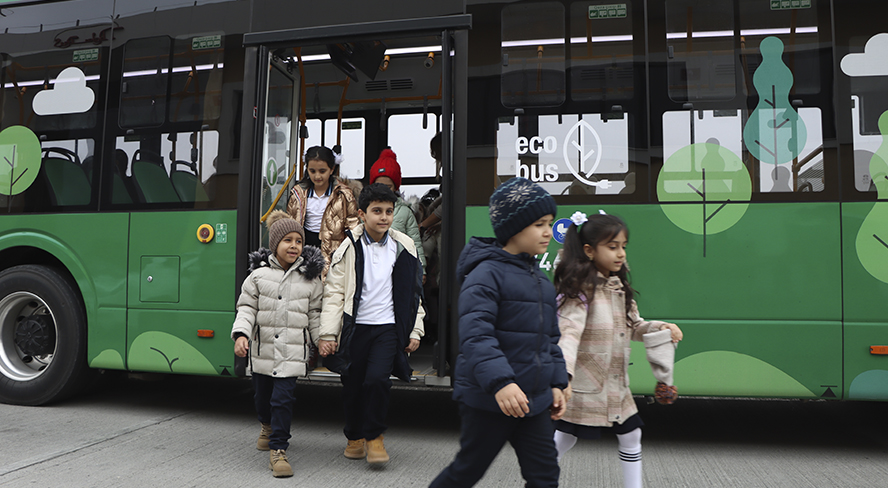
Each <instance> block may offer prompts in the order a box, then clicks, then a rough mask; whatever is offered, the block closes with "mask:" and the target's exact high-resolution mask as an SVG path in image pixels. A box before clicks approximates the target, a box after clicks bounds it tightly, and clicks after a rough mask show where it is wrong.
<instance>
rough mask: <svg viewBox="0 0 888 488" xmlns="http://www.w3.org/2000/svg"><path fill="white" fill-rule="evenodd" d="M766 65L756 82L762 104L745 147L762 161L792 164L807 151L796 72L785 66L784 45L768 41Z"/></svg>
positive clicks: (763, 50)
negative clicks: (795, 97) (794, 99)
mask: <svg viewBox="0 0 888 488" xmlns="http://www.w3.org/2000/svg"><path fill="white" fill-rule="evenodd" d="M759 48H760V50H761V53H762V64H761V65H759V67H758V68H757V69H756V70H755V75H754V76H753V78H752V82H753V84H754V85H755V89H756V91H757V92H758V95H759V103H758V106H757V107H756V108H755V110H754V111H753V112H752V113H751V114H749V120H748V121H747V122H746V127H744V129H743V143H744V144H745V145H746V148H747V149H749V152H750V153H751V154H752V155H753V156H755V157H756V159H758V160H759V161H762V162H764V163H769V164H773V165H778V164H783V163H788V162H790V161H792V160H793V159H794V158H796V157H798V155H799V153H801V152H802V149H803V148H804V147H805V141H806V140H807V134H808V133H807V129H806V128H805V123H804V121H802V119H801V117H799V114H798V112H796V111H795V109H794V108H793V107H792V104H791V103H790V100H789V92H790V90H791V89H792V84H793V76H792V71H790V69H789V68H788V67H787V66H786V64H784V63H783V41H781V40H780V39H779V38H777V37H773V36H771V37H766V38H765V39H764V40H762V43H761V45H760V47H759Z"/></svg>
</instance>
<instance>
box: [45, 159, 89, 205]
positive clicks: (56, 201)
mask: <svg viewBox="0 0 888 488" xmlns="http://www.w3.org/2000/svg"><path fill="white" fill-rule="evenodd" d="M47 152H48V151H44V158H43V162H42V164H41V165H40V170H41V171H42V172H43V174H44V175H45V177H46V182H47V183H48V186H49V189H50V192H49V195H50V199H51V200H52V204H53V205H63V206H67V205H88V204H89V200H90V196H91V193H92V185H90V183H89V179H87V177H86V173H85V172H84V171H83V168H81V167H80V165H79V164H77V163H76V162H74V161H71V160H70V159H67V158H59V157H49V156H45V154H47Z"/></svg>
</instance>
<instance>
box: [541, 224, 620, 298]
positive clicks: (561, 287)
mask: <svg viewBox="0 0 888 488" xmlns="http://www.w3.org/2000/svg"><path fill="white" fill-rule="evenodd" d="M620 231H625V232H626V239H628V238H629V228H628V227H626V223H625V222H623V220H622V219H620V218H619V217H615V216H613V215H590V216H589V220H588V221H586V223H584V224H582V225H581V226H580V228H579V231H578V230H577V226H576V225H575V224H571V225H570V227H569V228H568V229H567V234H565V236H564V248H563V249H562V251H561V262H559V263H558V266H557V267H556V268H555V290H557V292H558V294H559V295H560V296H561V304H560V305H563V304H564V302H565V301H566V300H567V299H568V298H579V296H580V295H585V296H586V297H587V298H588V299H589V300H591V299H592V297H593V296H594V294H595V286H596V285H597V284H598V268H596V267H595V263H593V262H592V260H591V259H589V257H588V256H586V253H585V251H583V245H585V244H589V245H590V246H592V247H593V248H596V247H598V245H599V244H601V243H606V242H610V241H611V240H612V239H613V238H614V237H616V236H617V234H619V233H620ZM613 274H614V275H615V276H619V277H620V281H621V282H622V283H623V290H624V291H625V293H626V313H629V311H630V310H631V309H632V299H633V298H634V297H635V290H633V289H632V287H631V286H629V269H628V268H627V267H626V263H623V267H622V268H620V271H617V272H616V273H613ZM560 305H559V306H560Z"/></svg>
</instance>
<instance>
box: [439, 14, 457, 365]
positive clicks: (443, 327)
mask: <svg viewBox="0 0 888 488" xmlns="http://www.w3.org/2000/svg"><path fill="white" fill-rule="evenodd" d="M450 50H451V39H450V31H449V30H445V31H443V32H442V33H441V85H442V88H441V173H442V174H441V195H443V197H442V199H441V206H442V207H443V209H442V214H441V219H442V220H443V226H442V232H443V233H444V234H443V238H442V239H441V266H440V269H441V273H440V280H441V281H440V283H439V287H438V290H439V292H438V344H437V347H436V355H435V368H436V369H437V371H438V376H443V375H444V374H445V373H446V369H447V363H446V361H447V350H448V345H449V343H450V338H451V337H455V336H456V333H455V332H454V331H453V329H456V328H458V327H457V323H456V321H451V320H450V317H456V316H457V314H456V313H455V311H453V313H451V310H450V306H451V304H452V303H453V297H454V295H456V293H455V292H454V290H453V289H452V288H453V284H452V281H454V280H453V278H454V277H453V272H452V271H451V270H453V269H454V268H455V266H454V265H455V264H456V263H455V260H454V257H453V252H452V250H453V246H452V237H453V229H454V228H455V226H454V225H453V223H454V222H453V220H452V219H453V216H454V212H453V160H452V158H453V149H452V147H451V144H452V143H453V137H452V133H451V130H452V129H453V120H452V118H453V107H452V103H453V87H452V85H453V74H452V72H451V70H452V68H453V60H452V59H451V57H450ZM451 322H452V323H451ZM457 344H458V343H456V344H454V345H453V346H451V347H457Z"/></svg>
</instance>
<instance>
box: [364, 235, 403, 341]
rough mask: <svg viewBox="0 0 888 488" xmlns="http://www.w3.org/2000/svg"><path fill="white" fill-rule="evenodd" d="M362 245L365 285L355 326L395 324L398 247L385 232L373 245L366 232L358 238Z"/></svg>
mask: <svg viewBox="0 0 888 488" xmlns="http://www.w3.org/2000/svg"><path fill="white" fill-rule="evenodd" d="M361 245H362V246H363V250H364V282H363V288H362V291H361V303H360V304H358V314H357V316H355V323H356V324H366V325H382V324H394V323H395V304H394V299H393V296H392V271H393V270H394V267H395V258H397V254H398V244H397V243H396V242H395V240H394V239H391V238H390V237H389V235H388V232H386V233H385V235H384V236H382V239H381V240H380V241H379V242H374V241H373V239H371V238H370V236H369V235H368V234H367V232H366V231H365V232H364V234H363V235H362V236H361Z"/></svg>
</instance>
